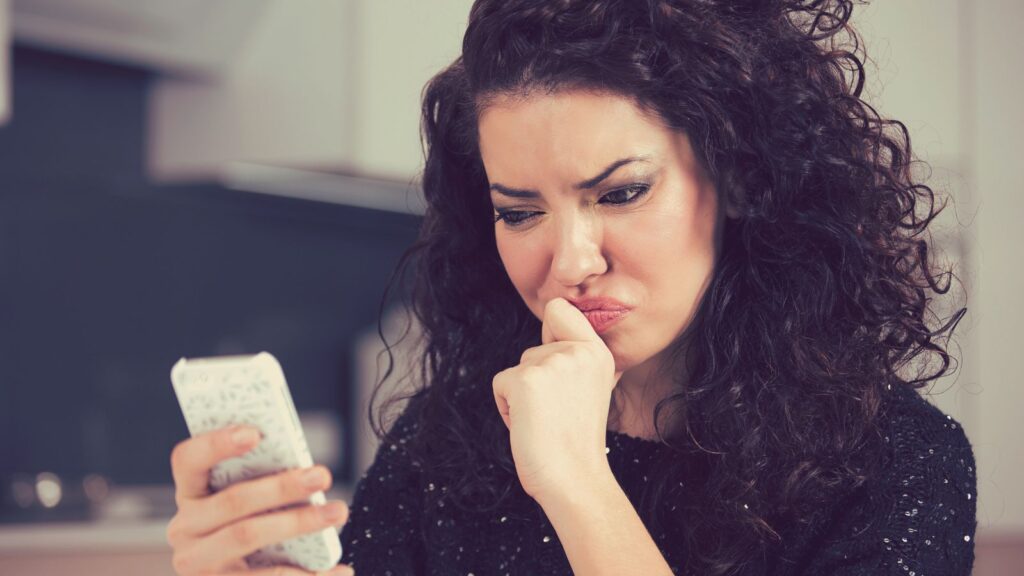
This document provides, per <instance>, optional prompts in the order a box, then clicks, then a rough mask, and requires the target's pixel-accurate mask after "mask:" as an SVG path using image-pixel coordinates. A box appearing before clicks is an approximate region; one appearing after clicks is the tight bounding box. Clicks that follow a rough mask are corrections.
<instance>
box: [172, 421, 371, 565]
mask: <svg viewBox="0 0 1024 576" xmlns="http://www.w3.org/2000/svg"><path fill="white" fill-rule="evenodd" d="M246 430H248V431H251V432H252V434H250V435H249V436H248V438H245V435H244V434H241V436H242V438H241V441H239V437H238V436H235V435H234V433H235V432H244V431H246ZM258 441H259V432H258V431H257V430H256V429H255V428H251V427H230V428H222V429H220V430H215V431H213V432H210V433H207V434H202V435H199V436H196V437H195V438H189V439H187V440H183V441H182V442H180V443H178V445H177V446H175V447H174V450H173V452H171V470H172V472H173V474H174V484H175V495H174V498H175V502H177V505H178V513H177V514H175V516H174V518H172V519H171V522H170V524H168V526H167V542H168V543H169V544H170V545H171V547H172V548H173V549H174V557H173V564H174V570H175V571H176V572H177V573H178V574H179V575H181V576H198V575H200V574H201V575H202V576H220V575H224V576H227V575H242V574H247V575H251V576H257V575H266V576H270V575H274V576H285V575H288V576H300V575H309V574H311V572H309V571H307V570H303V569H301V568H297V567H289V566H274V567H269V568H261V569H250V568H248V566H247V565H246V563H245V559H244V558H245V556H247V555H248V554H249V553H251V552H254V551H255V550H257V549H259V548H262V547H263V546H266V545H269V544H273V543H275V542H280V541H282V540H287V539H288V538H292V537H294V536H298V535H300V534H305V533H307V532H316V531H318V530H322V529H324V528H326V527H328V526H340V525H343V524H344V523H345V522H346V521H347V520H348V506H347V505H346V504H345V503H344V502H340V501H334V502H329V503H328V504H327V505H325V506H313V505H308V506H302V507H297V508H291V509H288V510H282V511H278V512H274V513H270V514H261V513H262V512H265V511H267V510H269V509H273V508H277V507H280V506H284V505H287V504H291V503H295V502H301V501H303V500H305V499H306V498H307V497H309V496H310V495H311V494H313V493H314V492H317V491H320V490H327V489H328V488H329V487H330V485H331V473H330V471H329V470H327V469H326V468H324V467H323V466H313V467H311V468H306V469H302V470H289V471H286V472H281V473H279V474H273V475H269V476H264V477H262V478H256V479H253V480H247V481H244V482H238V483H236V484H232V485H231V486H229V487H227V488H225V489H224V490H221V491H220V492H217V493H216V494H210V492H209V488H208V482H209V474H210V469H211V468H213V466H214V465H215V464H216V463H217V462H220V461H221V460H225V459H227V458H231V457H234V456H240V455H242V454H244V453H246V452H248V451H249V450H251V449H252V448H253V447H254V446H255V445H256V444H257V443H258ZM332 512H333V513H335V514H336V515H334V516H328V513H332ZM352 573H353V572H352V569H351V568H349V567H348V566H345V565H338V566H337V567H336V568H334V569H332V570H331V571H330V572H328V573H327V574H352Z"/></svg>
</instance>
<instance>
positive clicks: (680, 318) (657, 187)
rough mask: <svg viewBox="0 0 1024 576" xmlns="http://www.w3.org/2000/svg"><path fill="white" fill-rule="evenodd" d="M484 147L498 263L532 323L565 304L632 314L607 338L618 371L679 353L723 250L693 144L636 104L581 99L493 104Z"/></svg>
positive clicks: (483, 129)
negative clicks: (598, 302)
mask: <svg viewBox="0 0 1024 576" xmlns="http://www.w3.org/2000/svg"><path fill="white" fill-rule="evenodd" d="M479 139H480V140H479V141H480V153H481V156H482V159H483V163H484V167H485V169H486V172H487V178H488V180H489V183H490V195H491V201H492V204H493V205H494V208H495V211H496V212H495V218H500V219H499V220H498V221H497V222H495V225H494V235H495V239H496V241H497V246H498V252H499V254H500V256H501V260H502V262H503V264H504V266H505V270H506V271H507V272H508V276H509V278H510V279H511V280H512V283H513V284H514V285H515V287H516V290H517V291H518V292H519V295H520V296H521V297H522V299H523V301H524V302H525V303H526V305H527V306H528V307H529V308H530V310H531V311H532V312H533V314H534V315H535V316H536V317H537V318H538V319H540V320H543V313H544V306H545V304H547V302H548V301H550V300H551V299H553V298H556V297H563V298H566V299H569V300H570V301H572V300H579V299H583V298H589V297H593V296H601V297H611V298H615V299H617V300H619V301H621V302H622V303H624V304H626V305H627V306H631V307H632V310H631V311H630V312H629V313H628V314H626V315H625V316H623V317H622V318H621V319H619V320H618V321H617V322H616V323H614V324H613V325H611V326H610V327H608V328H607V329H604V330H603V331H601V338H602V339H603V340H604V342H605V344H606V345H607V346H608V347H609V349H610V350H611V352H612V354H613V356H614V357H615V363H616V370H617V371H626V370H629V369H630V368H632V367H634V366H637V365H639V364H641V363H644V362H646V361H647V360H649V359H651V358H652V357H654V356H655V355H657V354H658V353H659V352H661V351H662V350H664V349H665V348H666V347H668V346H669V344H671V343H672V341H673V340H674V339H675V338H676V337H677V336H679V335H680V333H681V332H682V331H683V330H684V329H685V328H686V327H687V325H688V324H689V322H690V321H691V318H692V316H693V313H694V312H695V310H696V307H697V304H698V302H699V300H700V298H701V296H702V294H703V292H704V290H705V288H706V286H707V283H708V282H709V279H710V276H711V272H712V270H713V268H714V263H715V258H716V254H717V244H718V242H717V238H716V231H717V229H718V227H719V224H718V221H719V216H718V203H717V194H716V191H715V189H714V187H713V186H712V184H711V183H710V182H709V181H708V179H707V177H706V175H705V174H704V172H703V170H702V169H701V168H700V167H699V166H698V163H697V161H696V159H695V157H694V154H693V150H692V148H691V146H690V142H689V139H688V138H687V137H686V135H685V134H682V133H679V132H675V131H673V130H671V129H669V128H666V127H665V126H664V125H663V124H662V123H661V122H659V120H657V119H656V118H654V117H651V116H648V115H645V114H644V113H643V112H642V111H641V110H640V109H639V108H638V107H636V106H635V105H634V104H633V103H632V102H631V101H630V100H628V99H626V98H622V97H619V96H614V95H607V94H595V93H590V92H582V91H570V92H561V93H556V94H541V95H532V96H529V97H527V98H525V99H523V98H519V99H514V98H498V99H496V100H494V101H493V102H491V103H490V104H489V105H488V106H487V107H486V108H485V110H484V111H483V112H482V114H481V116H480V118H479ZM594 322H595V320H592V324H593V323H594Z"/></svg>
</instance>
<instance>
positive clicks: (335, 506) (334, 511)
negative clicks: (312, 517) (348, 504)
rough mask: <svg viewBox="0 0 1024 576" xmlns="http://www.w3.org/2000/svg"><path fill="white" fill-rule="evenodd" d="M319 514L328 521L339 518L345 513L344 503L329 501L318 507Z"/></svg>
mask: <svg viewBox="0 0 1024 576" xmlns="http://www.w3.org/2000/svg"><path fill="white" fill-rule="evenodd" d="M320 515H321V516H322V517H323V519H324V520H326V521H328V522H334V521H336V520H341V517H342V516H344V515H345V505H344V504H342V503H341V502H330V503H328V504H325V505H323V506H321V507H320Z"/></svg>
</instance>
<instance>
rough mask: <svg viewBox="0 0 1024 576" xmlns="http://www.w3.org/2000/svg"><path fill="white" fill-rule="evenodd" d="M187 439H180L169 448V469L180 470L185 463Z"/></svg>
mask: <svg viewBox="0 0 1024 576" xmlns="http://www.w3.org/2000/svg"><path fill="white" fill-rule="evenodd" d="M187 443H188V440H182V441H181V442H178V443H177V444H175V445H174V448H172V449H171V469H172V470H180V469H181V468H182V466H184V464H185V456H186V450H187V448H186V446H187Z"/></svg>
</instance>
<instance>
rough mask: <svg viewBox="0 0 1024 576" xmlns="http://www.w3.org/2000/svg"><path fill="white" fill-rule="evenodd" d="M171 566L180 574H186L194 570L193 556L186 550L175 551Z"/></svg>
mask: <svg viewBox="0 0 1024 576" xmlns="http://www.w3.org/2000/svg"><path fill="white" fill-rule="evenodd" d="M171 567H172V568H174V571H175V572H177V573H178V574H179V575H180V576H186V575H187V574H189V573H191V571H192V558H191V557H190V556H188V555H187V554H185V553H184V552H175V553H174V555H173V556H171Z"/></svg>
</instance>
